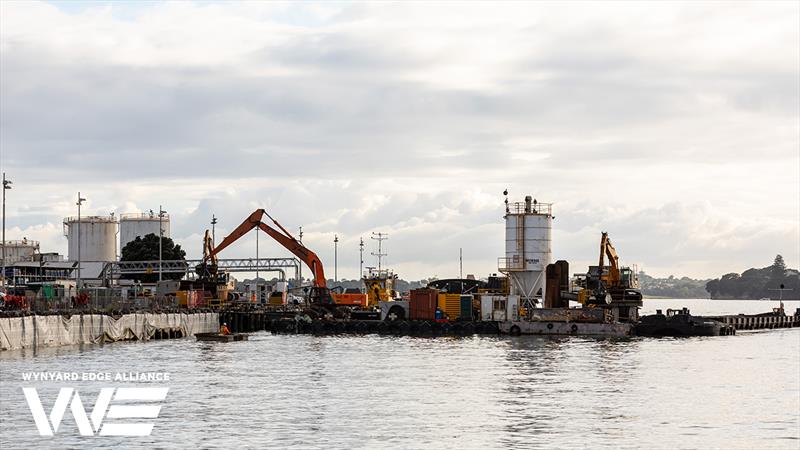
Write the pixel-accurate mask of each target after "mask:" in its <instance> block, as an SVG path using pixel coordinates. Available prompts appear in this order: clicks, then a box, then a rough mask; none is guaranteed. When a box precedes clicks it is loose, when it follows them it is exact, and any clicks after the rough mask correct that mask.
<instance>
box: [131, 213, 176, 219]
mask: <svg viewBox="0 0 800 450" xmlns="http://www.w3.org/2000/svg"><path fill="white" fill-rule="evenodd" d="M119 219H120V220H142V219H153V220H158V213H157V212H143V213H124V214H120V215H119ZM162 220H169V214H167V213H164V216H163V219H162Z"/></svg>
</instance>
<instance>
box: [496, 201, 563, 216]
mask: <svg viewBox="0 0 800 450" xmlns="http://www.w3.org/2000/svg"><path fill="white" fill-rule="evenodd" d="M506 212H507V213H508V214H542V215H548V216H550V215H552V213H553V204H552V203H531V204H530V211H529V210H528V209H527V208H526V207H525V202H514V203H509V204H508V205H507V208H506Z"/></svg>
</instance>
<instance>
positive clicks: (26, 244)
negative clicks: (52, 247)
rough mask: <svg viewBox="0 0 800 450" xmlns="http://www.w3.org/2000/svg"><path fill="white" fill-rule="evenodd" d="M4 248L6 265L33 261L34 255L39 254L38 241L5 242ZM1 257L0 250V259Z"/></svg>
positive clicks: (1, 245)
mask: <svg viewBox="0 0 800 450" xmlns="http://www.w3.org/2000/svg"><path fill="white" fill-rule="evenodd" d="M0 247H3V243H2V242H0ZM5 248H6V249H5V258H6V265H8V264H14V263H15V262H24V261H33V260H34V255H35V254H37V253H39V241H31V240H28V239H25V238H23V239H22V240H21V241H16V240H15V241H9V240H6V242H5ZM2 255H3V253H2V252H1V250H0V258H2Z"/></svg>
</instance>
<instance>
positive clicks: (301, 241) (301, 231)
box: [298, 227, 303, 287]
mask: <svg viewBox="0 0 800 450" xmlns="http://www.w3.org/2000/svg"><path fill="white" fill-rule="evenodd" d="M299 241H300V244H302V243H303V227H300V239H299ZM299 275H300V284H299V285H298V286H300V287H303V265H302V264H300V270H299Z"/></svg>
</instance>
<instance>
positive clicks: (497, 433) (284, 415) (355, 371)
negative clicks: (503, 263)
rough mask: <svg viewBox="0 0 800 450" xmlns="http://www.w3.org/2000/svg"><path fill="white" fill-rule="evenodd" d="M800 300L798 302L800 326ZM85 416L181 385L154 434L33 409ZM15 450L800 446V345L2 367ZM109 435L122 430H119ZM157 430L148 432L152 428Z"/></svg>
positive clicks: (164, 352) (263, 352) (34, 360)
mask: <svg viewBox="0 0 800 450" xmlns="http://www.w3.org/2000/svg"><path fill="white" fill-rule="evenodd" d="M776 303H777V302H768V301H711V300H645V302H644V308H643V309H642V313H643V314H648V313H653V312H655V310H656V309H664V310H666V309H667V308H679V307H682V306H687V307H689V308H690V309H691V312H692V313H693V314H696V315H712V314H732V313H757V312H766V311H769V310H770V309H771V308H772V307H774V306H777V305H776ZM797 307H800V302H786V310H787V312H788V313H794V309H795V308H797ZM30 372H79V373H130V372H134V373H143V372H155V373H160V374H168V376H169V381H163V380H161V381H158V380H151V381H137V382H131V381H124V382H113V381H110V382H97V381H47V382H35V381H24V380H23V376H24V374H25V373H30ZM64 386H67V387H74V388H75V389H76V391H78V392H80V395H81V399H82V402H83V404H84V405H85V408H86V412H87V414H91V409H92V407H93V406H94V404H95V398H97V395H98V392H99V391H100V389H101V388H103V387H121V386H135V387H138V386H158V387H168V388H169V392H168V395H167V396H166V399H165V400H164V401H163V403H162V407H161V410H160V413H159V415H158V417H157V418H152V419H146V420H144V421H145V422H147V421H149V422H151V423H153V424H154V427H153V429H152V433H151V434H150V435H149V436H142V437H119V436H116V437H111V436H81V435H80V433H79V432H78V429H77V426H76V422H75V420H74V419H73V415H71V414H70V410H69V408H68V409H67V411H66V413H65V415H64V419H63V421H62V423H61V426H60V427H59V428H58V430H57V431H56V432H55V435H54V436H52V437H41V436H39V432H38V431H37V427H36V425H35V424H34V421H33V419H32V414H31V410H30V408H29V406H28V404H27V403H26V400H25V396H24V395H23V391H22V388H23V387H36V388H37V389H38V392H39V395H40V397H41V403H42V405H43V408H44V410H45V411H46V412H47V413H48V414H49V412H50V409H51V408H52V406H53V403H54V401H55V398H56V396H57V394H58V391H59V388H61V387H64ZM0 404H2V412H3V413H2V414H0V448H3V449H16V448H31V447H111V446H122V447H126V448H135V447H141V448H153V447H180V448H208V447H260V448H265V447H269V448H376V447H381V448H385V447H391V448H432V447H436V448H592V449H597V448H656V449H662V448H663V449H673V448H742V449H753V448H759V449H766V448H776V449H777V448H780V449H797V448H798V447H800V330H797V329H784V330H774V331H761V332H739V333H738V334H737V335H736V336H726V337H706V338H683V339H673V338H662V339H653V338H631V339H592V338H584V337H563V338H538V337H530V336H522V337H515V338H512V337H507V336H500V337H477V336H476V337H469V338H412V337H388V336H377V335H368V336H342V337H330V336H328V337H315V336H310V335H298V336H296V335H272V334H270V333H267V332H258V333H253V334H252V335H251V336H250V340H249V341H246V342H237V343H227V344H226V343H207V342H196V341H195V340H194V339H178V340H164V341H150V342H124V343H114V344H107V345H84V346H71V347H58V348H48V349H37V350H31V349H27V350H13V351H6V352H0ZM106 420H111V419H106ZM137 420H138V421H142V419H137Z"/></svg>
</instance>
